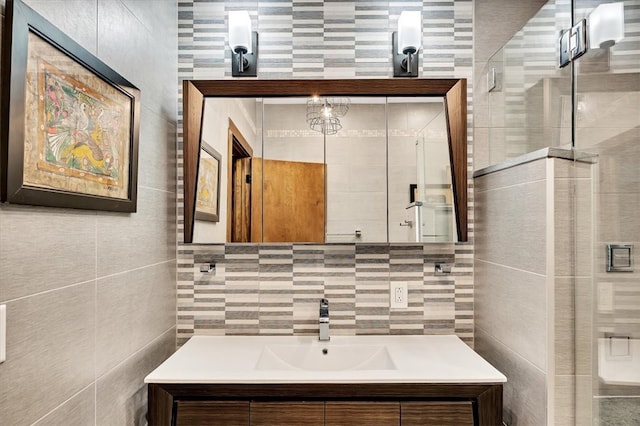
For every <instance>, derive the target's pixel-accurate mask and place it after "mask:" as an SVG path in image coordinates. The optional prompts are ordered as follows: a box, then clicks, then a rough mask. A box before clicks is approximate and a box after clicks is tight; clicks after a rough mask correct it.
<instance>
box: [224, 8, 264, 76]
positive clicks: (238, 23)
mask: <svg viewBox="0 0 640 426" xmlns="http://www.w3.org/2000/svg"><path fill="white" fill-rule="evenodd" d="M229 47H230V48H231V75H232V76H233V77H257V76H258V33H257V32H256V31H251V17H249V12H247V11H246V10H238V11H230V12H229Z"/></svg>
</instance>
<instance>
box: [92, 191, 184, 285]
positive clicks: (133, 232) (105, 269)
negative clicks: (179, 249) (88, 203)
mask: <svg viewBox="0 0 640 426" xmlns="http://www.w3.org/2000/svg"><path fill="white" fill-rule="evenodd" d="M175 214H176V206H175V194H173V193H167V192H163V191H156V190H151V189H146V188H138V211H137V212H136V213H130V214H126V213H106V212H101V213H99V215H98V277H103V276H105V275H110V274H115V273H119V272H123V271H128V270H130V269H133V268H139V267H142V266H146V265H150V264H155V263H158V262H164V261H166V260H169V259H172V258H175V255H176V253H175V239H176V235H175V234H176V230H175Z"/></svg>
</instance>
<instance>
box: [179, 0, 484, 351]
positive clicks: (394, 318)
mask: <svg viewBox="0 0 640 426" xmlns="http://www.w3.org/2000/svg"><path fill="white" fill-rule="evenodd" d="M472 6H473V2H472V1H471V0H455V1H453V0H452V1H445V2H441V1H436V0H428V1H414V0H412V1H407V2H401V3H400V2H395V1H379V0H370V1H347V2H345V1H324V2H323V1H306V2H299V1H284V2H277V3H276V2H270V1H259V2H256V1H224V2H213V1H184V2H180V3H179V5H178V13H179V15H178V23H179V35H178V38H179V47H178V49H179V77H180V78H181V79H214V78H226V77H230V76H231V64H230V52H229V50H228V48H227V49H225V41H226V31H227V30H226V28H227V27H226V16H227V12H228V11H229V10H234V9H247V10H249V13H250V15H251V16H252V20H253V26H254V28H255V29H256V30H257V31H258V32H259V34H260V59H259V65H258V77H259V78H263V79H276V78H367V77H382V78H384V77H390V78H391V77H392V75H393V72H392V66H391V33H392V31H395V29H396V28H397V18H398V16H399V14H400V12H401V11H402V10H421V11H422V13H423V28H424V49H423V50H422V51H421V53H420V72H419V73H420V76H421V77H434V78H454V77H455V78H467V79H468V85H469V95H468V102H469V124H471V114H472V111H473V105H472V103H471V92H472V81H471V69H472V47H473V37H472V29H473V16H472ZM178 138H179V144H180V143H181V129H179V130H178ZM471 140H472V134H471V132H469V138H468V143H469V160H468V167H469V168H470V170H471V168H472V153H473V150H472V146H471ZM181 164H182V157H181V151H179V153H178V170H179V172H178V176H179V183H178V212H179V215H181V214H182V201H183V200H182V182H181V179H180V177H181V175H180V167H181ZM470 183H471V181H470ZM469 188H470V189H469V191H470V201H469V203H470V207H471V208H470V211H471V216H470V224H471V225H470V227H471V229H470V235H471V238H473V208H472V206H473V197H472V194H471V192H472V189H471V185H470V186H469ZM181 238H182V220H181V216H179V217H178V239H179V240H180V239H181ZM178 257H179V259H178V342H179V343H182V342H184V341H185V340H186V339H187V338H189V337H190V336H191V335H193V334H236V333H241V334H275V333H277V334H297V333H313V332H315V331H316V329H317V324H316V323H317V318H316V316H317V303H318V299H319V298H320V297H321V296H322V295H323V294H324V295H327V296H328V298H329V299H330V301H331V306H332V309H331V315H332V329H333V332H334V333H342V334H356V333H381V334H389V333H414V334H423V333H457V334H458V335H459V336H461V337H462V338H463V339H464V340H465V341H467V342H468V343H469V344H473V268H472V262H473V244H471V243H470V244H461V245H455V246H454V245H452V244H450V245H434V246H425V247H423V246H406V247H399V246H393V245H387V244H384V245H362V246H361V245H318V246H305V245H298V244H293V245H291V244H283V245H269V246H266V245H261V246H259V247H258V246H251V245H239V246H236V245H226V246H225V245H219V246H211V245H210V246H205V245H203V246H200V245H184V244H181V243H179V244H178ZM438 258H442V259H446V260H447V261H451V262H452V263H454V264H455V265H454V273H453V274H452V275H450V276H448V277H444V278H442V279H440V277H437V278H434V277H433V276H432V274H433V262H434V259H438ZM208 259H215V260H216V262H217V264H218V267H217V268H216V269H217V272H216V274H215V276H214V275H212V274H211V275H206V276H203V275H202V274H200V272H198V271H199V264H200V262H203V261H207V260H208ZM390 280H405V281H408V282H409V303H410V306H409V309H408V310H406V311H398V312H396V311H390V310H389V307H388V300H389V296H388V293H389V291H388V288H389V281H390Z"/></svg>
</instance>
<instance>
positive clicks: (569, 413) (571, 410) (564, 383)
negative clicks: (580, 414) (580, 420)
mask: <svg viewBox="0 0 640 426" xmlns="http://www.w3.org/2000/svg"><path fill="white" fill-rule="evenodd" d="M574 394H575V377H574V376H559V375H556V377H555V389H554V407H553V408H554V417H555V419H554V422H553V425H554V426H575V424H576V423H575V420H576V410H575V408H576V407H575V400H574Z"/></svg>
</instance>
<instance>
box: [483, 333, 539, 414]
mask: <svg viewBox="0 0 640 426" xmlns="http://www.w3.org/2000/svg"><path fill="white" fill-rule="evenodd" d="M475 350H476V351H477V352H478V353H479V354H480V355H481V356H482V357H483V358H485V359H486V360H487V361H489V362H490V363H491V364H492V365H493V366H494V367H496V368H497V369H498V370H500V371H501V372H502V373H503V374H504V375H505V376H506V377H507V383H505V385H504V390H503V401H504V410H503V413H504V416H503V417H504V422H505V424H508V425H518V426H540V425H545V424H547V421H546V408H547V400H546V398H547V395H546V376H545V374H544V373H543V372H542V371H540V370H539V369H538V368H536V367H534V366H533V365H532V364H531V363H530V362H528V361H527V360H525V359H523V358H522V357H520V356H518V355H517V354H516V353H515V352H513V351H511V350H510V349H509V348H507V347H505V346H504V345H503V344H502V343H500V342H499V341H498V340H496V339H495V338H493V337H492V336H490V335H489V334H487V333H485V332H484V331H483V330H482V329H480V328H478V327H476V335H475Z"/></svg>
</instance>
